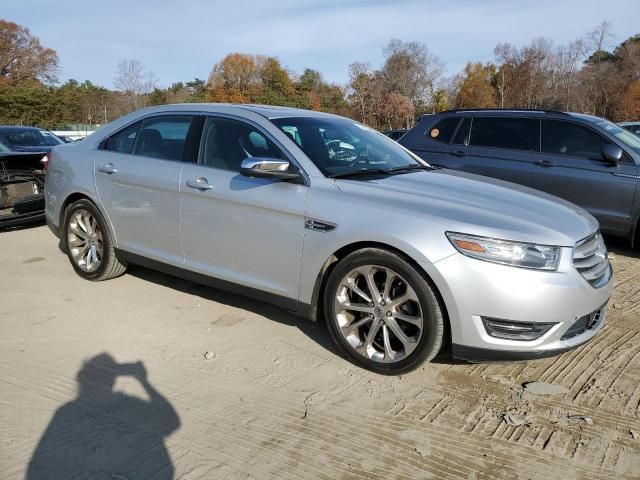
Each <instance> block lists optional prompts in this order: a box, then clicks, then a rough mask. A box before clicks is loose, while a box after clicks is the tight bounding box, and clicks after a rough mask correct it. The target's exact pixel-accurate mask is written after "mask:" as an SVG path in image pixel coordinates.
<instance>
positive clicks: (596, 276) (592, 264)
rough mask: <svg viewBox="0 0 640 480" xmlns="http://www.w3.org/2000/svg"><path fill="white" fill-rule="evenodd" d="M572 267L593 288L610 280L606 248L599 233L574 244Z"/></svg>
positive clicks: (609, 266)
mask: <svg viewBox="0 0 640 480" xmlns="http://www.w3.org/2000/svg"><path fill="white" fill-rule="evenodd" d="M573 266H574V267H576V270H578V272H580V275H582V276H583V277H584V279H585V280H586V281H587V282H589V283H590V284H591V286H593V287H594V288H598V287H602V286H603V285H605V284H606V283H607V282H608V281H609V280H610V279H611V265H610V264H609V258H608V255H607V247H605V245H604V240H603V239H602V235H601V234H600V232H596V233H594V234H593V235H590V236H589V237H587V238H585V239H584V240H580V241H579V242H578V243H576V246H575V248H574V249H573Z"/></svg>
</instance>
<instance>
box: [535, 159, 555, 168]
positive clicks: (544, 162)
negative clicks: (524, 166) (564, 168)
mask: <svg viewBox="0 0 640 480" xmlns="http://www.w3.org/2000/svg"><path fill="white" fill-rule="evenodd" d="M535 164H536V165H538V166H539V167H545V168H549V167H555V166H556V164H555V163H553V162H551V161H549V160H537V161H536V162H535Z"/></svg>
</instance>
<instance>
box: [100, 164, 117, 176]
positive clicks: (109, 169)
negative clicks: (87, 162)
mask: <svg viewBox="0 0 640 480" xmlns="http://www.w3.org/2000/svg"><path fill="white" fill-rule="evenodd" d="M98 170H99V171H101V172H102V173H106V174H108V175H111V174H112V173H116V172H117V171H118V169H117V168H116V167H115V166H114V165H113V163H111V162H109V163H105V164H104V165H100V166H99V167H98Z"/></svg>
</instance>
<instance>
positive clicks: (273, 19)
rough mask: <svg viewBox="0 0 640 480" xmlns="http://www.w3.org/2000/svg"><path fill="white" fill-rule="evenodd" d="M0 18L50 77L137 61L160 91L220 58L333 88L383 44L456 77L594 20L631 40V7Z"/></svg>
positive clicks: (303, 5)
mask: <svg viewBox="0 0 640 480" xmlns="http://www.w3.org/2000/svg"><path fill="white" fill-rule="evenodd" d="M3 3H4V5H3V6H2V12H1V13H0V16H1V17H2V18H4V19H6V20H11V21H14V22H16V23H19V24H21V25H24V26H26V27H27V28H29V29H30V30H31V32H32V33H33V34H35V35H37V36H38V37H40V39H41V41H42V43H43V44H44V45H45V46H48V47H51V48H54V49H55V50H57V51H58V55H59V57H60V78H61V79H62V80H66V79H68V78H75V79H77V80H85V79H88V80H91V81H92V82H94V83H97V84H100V85H104V86H107V87H112V83H113V76H114V72H115V70H116V67H117V64H118V61H119V60H121V59H123V58H136V59H138V60H140V61H141V62H142V63H143V64H144V65H145V66H146V67H147V68H148V69H150V70H152V71H153V72H155V74H156V75H157V77H158V78H159V83H160V85H161V86H168V85H169V84H171V83H172V82H174V81H180V80H190V79H192V78H194V77H199V78H203V79H206V78H207V77H208V75H209V71H210V69H211V66H212V65H213V64H214V63H215V62H217V61H218V60H220V59H221V58H222V57H224V55H226V54H227V53H230V52H245V53H259V54H265V55H274V56H276V57H278V58H279V59H280V61H281V62H282V63H283V64H284V65H285V66H286V67H287V68H289V69H291V70H293V71H295V72H298V73H300V72H302V70H303V69H304V68H305V67H311V68H314V69H317V70H320V71H321V72H322V74H323V76H324V78H325V79H327V80H329V81H333V82H338V83H344V82H345V81H346V78H347V67H348V65H349V64H350V63H351V62H353V61H356V60H357V61H366V62H370V63H371V65H372V66H374V67H376V66H378V65H379V64H380V62H381V59H382V48H383V46H384V45H385V44H386V43H387V42H388V41H389V39H391V38H399V39H401V40H405V41H409V40H417V41H420V42H423V43H425V44H427V46H428V48H429V49H430V50H431V51H432V52H433V53H435V54H437V55H438V56H439V57H440V58H441V59H442V60H443V61H444V62H445V63H446V65H447V73H448V74H454V73H457V72H458V71H459V70H461V69H462V68H463V67H464V64H465V62H466V61H468V60H475V61H489V60H491V59H492V58H493V48H494V47H495V45H496V44H497V43H499V42H509V43H513V44H516V45H523V44H525V43H528V42H530V41H531V40H532V39H533V38H535V37H538V36H544V37H547V38H550V39H551V40H553V41H554V43H556V44H561V43H567V42H569V41H572V40H574V39H576V38H578V37H580V36H582V35H584V33H586V32H587V31H589V30H591V29H593V27H594V26H595V25H597V24H598V23H600V22H601V21H602V20H608V21H609V22H611V24H612V25H613V30H614V33H615V35H616V39H615V40H616V41H617V42H619V41H622V40H624V39H625V38H627V37H629V36H630V35H633V34H636V33H640V1H638V0H617V1H606V2H605V1H597V0H537V1H526V2H525V1H520V0H511V1H508V0H487V1H472V0H458V1H455V2H451V1H449V2H448V1H445V0H440V1H430V0H423V1H397V2H393V1H380V0H350V1H349V0H344V1H340V0H320V1H305V0H274V1H268V0H264V1H253V2H252V1H246V0H232V1H229V0H227V1H224V2H219V1H214V0H211V1H206V0H193V1H190V0H183V1H180V2H179V1H175V0H171V1H168V0H155V1H149V0H138V1H136V0H126V1H123V0H112V1H109V0H107V1H104V2H95V1H91V0H89V1H87V0H84V1H70V0H57V1H56V2H50V1H44V0H19V1H15V0H13V1H12V0H4V2H3Z"/></svg>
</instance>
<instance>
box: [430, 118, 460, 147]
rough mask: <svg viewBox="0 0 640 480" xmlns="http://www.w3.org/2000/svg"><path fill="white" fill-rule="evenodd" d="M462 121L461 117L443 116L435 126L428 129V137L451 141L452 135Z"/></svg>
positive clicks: (446, 141)
mask: <svg viewBox="0 0 640 480" xmlns="http://www.w3.org/2000/svg"><path fill="white" fill-rule="evenodd" d="M458 123H460V118H459V117H449V118H443V119H442V120H440V121H439V122H438V123H436V124H435V125H434V126H433V127H431V128H430V129H429V130H427V137H429V138H431V139H433V140H436V141H438V142H442V143H449V142H451V137H453V134H454V133H455V131H456V127H457V126H458Z"/></svg>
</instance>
